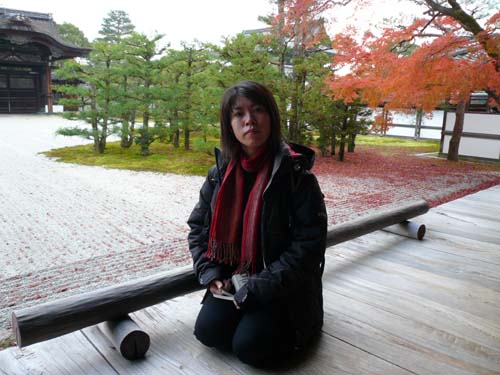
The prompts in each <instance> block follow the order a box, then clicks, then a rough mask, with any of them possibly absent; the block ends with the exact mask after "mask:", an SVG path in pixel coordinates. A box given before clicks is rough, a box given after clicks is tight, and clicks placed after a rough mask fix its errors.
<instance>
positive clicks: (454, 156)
mask: <svg viewBox="0 0 500 375" xmlns="http://www.w3.org/2000/svg"><path fill="white" fill-rule="evenodd" d="M464 118H465V100H461V101H460V102H458V103H457V110H456V112H455V125H454V126H453V134H452V136H451V139H450V145H449V147H448V160H451V161H458V149H459V147H460V138H461V136H462V131H463V129H464Z"/></svg>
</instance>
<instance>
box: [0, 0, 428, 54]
mask: <svg viewBox="0 0 500 375" xmlns="http://www.w3.org/2000/svg"><path fill="white" fill-rule="evenodd" d="M375 3H376V5H375V6H374V7H373V8H366V9H364V10H362V11H361V12H359V11H358V12H356V20H354V21H353V22H355V23H356V24H357V25H358V26H360V27H363V28H368V27H369V26H370V24H371V25H374V24H377V23H380V21H381V19H382V17H384V16H387V15H396V14H398V12H399V10H398V9H403V10H405V11H408V3H406V4H405V6H404V8H403V7H401V6H400V5H399V4H398V2H397V1H396V0H378V1H377V2H375ZM0 7H5V8H13V9H21V10H29V11H34V12H41V13H51V14H52V17H53V18H54V20H55V22H57V23H63V22H69V23H72V24H74V25H76V26H77V27H78V28H80V29H81V30H82V31H83V32H84V33H85V36H86V37H87V38H88V39H89V40H93V39H94V38H96V37H97V36H98V32H99V30H100V28H101V23H102V20H103V18H104V17H105V16H106V15H107V13H108V12H109V11H110V10H124V11H125V12H127V13H128V14H129V17H130V19H131V21H132V23H133V24H134V25H135V27H136V30H137V31H139V32H143V33H145V34H147V35H149V36H152V35H153V34H154V33H155V31H156V32H158V33H161V34H165V41H168V42H171V43H172V44H171V45H172V47H174V48H177V47H179V45H180V41H189V42H190V41H193V40H194V39H197V40H200V41H203V42H214V43H217V42H220V41H221V39H222V37H223V36H233V35H236V34H237V33H239V32H241V31H242V30H248V29H256V28H261V27H265V26H266V25H265V24H263V23H261V22H260V21H258V20H257V18H258V16H260V15H268V14H270V13H272V12H274V11H275V9H274V6H273V5H272V4H270V2H269V0H163V1H162V0H83V1H74V0H73V1H71V0H0ZM414 12H415V13H419V12H417V11H414ZM331 14H332V15H331V16H329V17H328V18H329V19H330V22H331V23H333V21H332V20H333V17H335V18H336V21H335V23H334V24H335V25H336V26H337V27H336V28H334V30H339V29H341V28H342V25H345V24H346V23H347V22H348V19H350V18H351V16H352V15H353V14H354V12H353V10H352V9H349V8H342V9H334V10H332V11H331Z"/></svg>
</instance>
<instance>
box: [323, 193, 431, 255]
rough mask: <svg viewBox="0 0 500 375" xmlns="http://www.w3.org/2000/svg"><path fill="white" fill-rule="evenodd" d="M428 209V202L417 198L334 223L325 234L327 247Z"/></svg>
mask: <svg viewBox="0 0 500 375" xmlns="http://www.w3.org/2000/svg"><path fill="white" fill-rule="evenodd" d="M427 211H429V204H428V203H427V202H426V201H425V200H423V199H419V200H416V201H413V202H409V203H403V204H401V205H399V206H398V207H395V208H391V209H387V210H383V211H380V212H378V213H375V214H373V215H369V216H363V217H360V218H359V219H355V220H352V221H349V222H347V223H343V224H339V225H335V226H334V227H333V228H332V229H331V230H329V231H328V234H327V235H326V244H327V247H330V246H333V245H337V244H339V243H341V242H345V241H349V240H352V239H353V238H356V237H360V236H363V235H365V234H368V233H371V232H374V231H376V230H379V229H382V228H385V227H387V226H389V225H394V224H398V223H402V222H404V221H406V220H408V219H411V218H413V217H416V216H419V215H422V214H425V213H426V212H427Z"/></svg>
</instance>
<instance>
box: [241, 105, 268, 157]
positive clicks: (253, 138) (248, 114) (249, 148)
mask: <svg viewBox="0 0 500 375" xmlns="http://www.w3.org/2000/svg"><path fill="white" fill-rule="evenodd" d="M231 127H232V129H233V133H234V136H235V137H236V139H237V140H238V141H239V142H240V143H241V147H242V148H243V151H244V152H245V154H246V155H247V156H248V157H252V156H254V155H255V154H256V153H257V151H258V150H259V149H260V148H261V147H262V146H264V145H265V143H266V142H267V140H268V139H269V136H270V135H271V118H270V116H269V113H268V112H267V110H266V108H265V107H264V106H262V105H260V104H255V103H254V102H252V101H251V100H250V99H248V98H245V97H244V96H240V97H238V99H237V100H236V103H235V105H234V107H233V109H232V112H231Z"/></svg>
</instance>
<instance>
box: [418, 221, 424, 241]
mask: <svg viewBox="0 0 500 375" xmlns="http://www.w3.org/2000/svg"><path fill="white" fill-rule="evenodd" d="M424 236H425V224H420V225H419V227H418V229H417V240H419V241H421V240H422V239H423V238H424Z"/></svg>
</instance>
